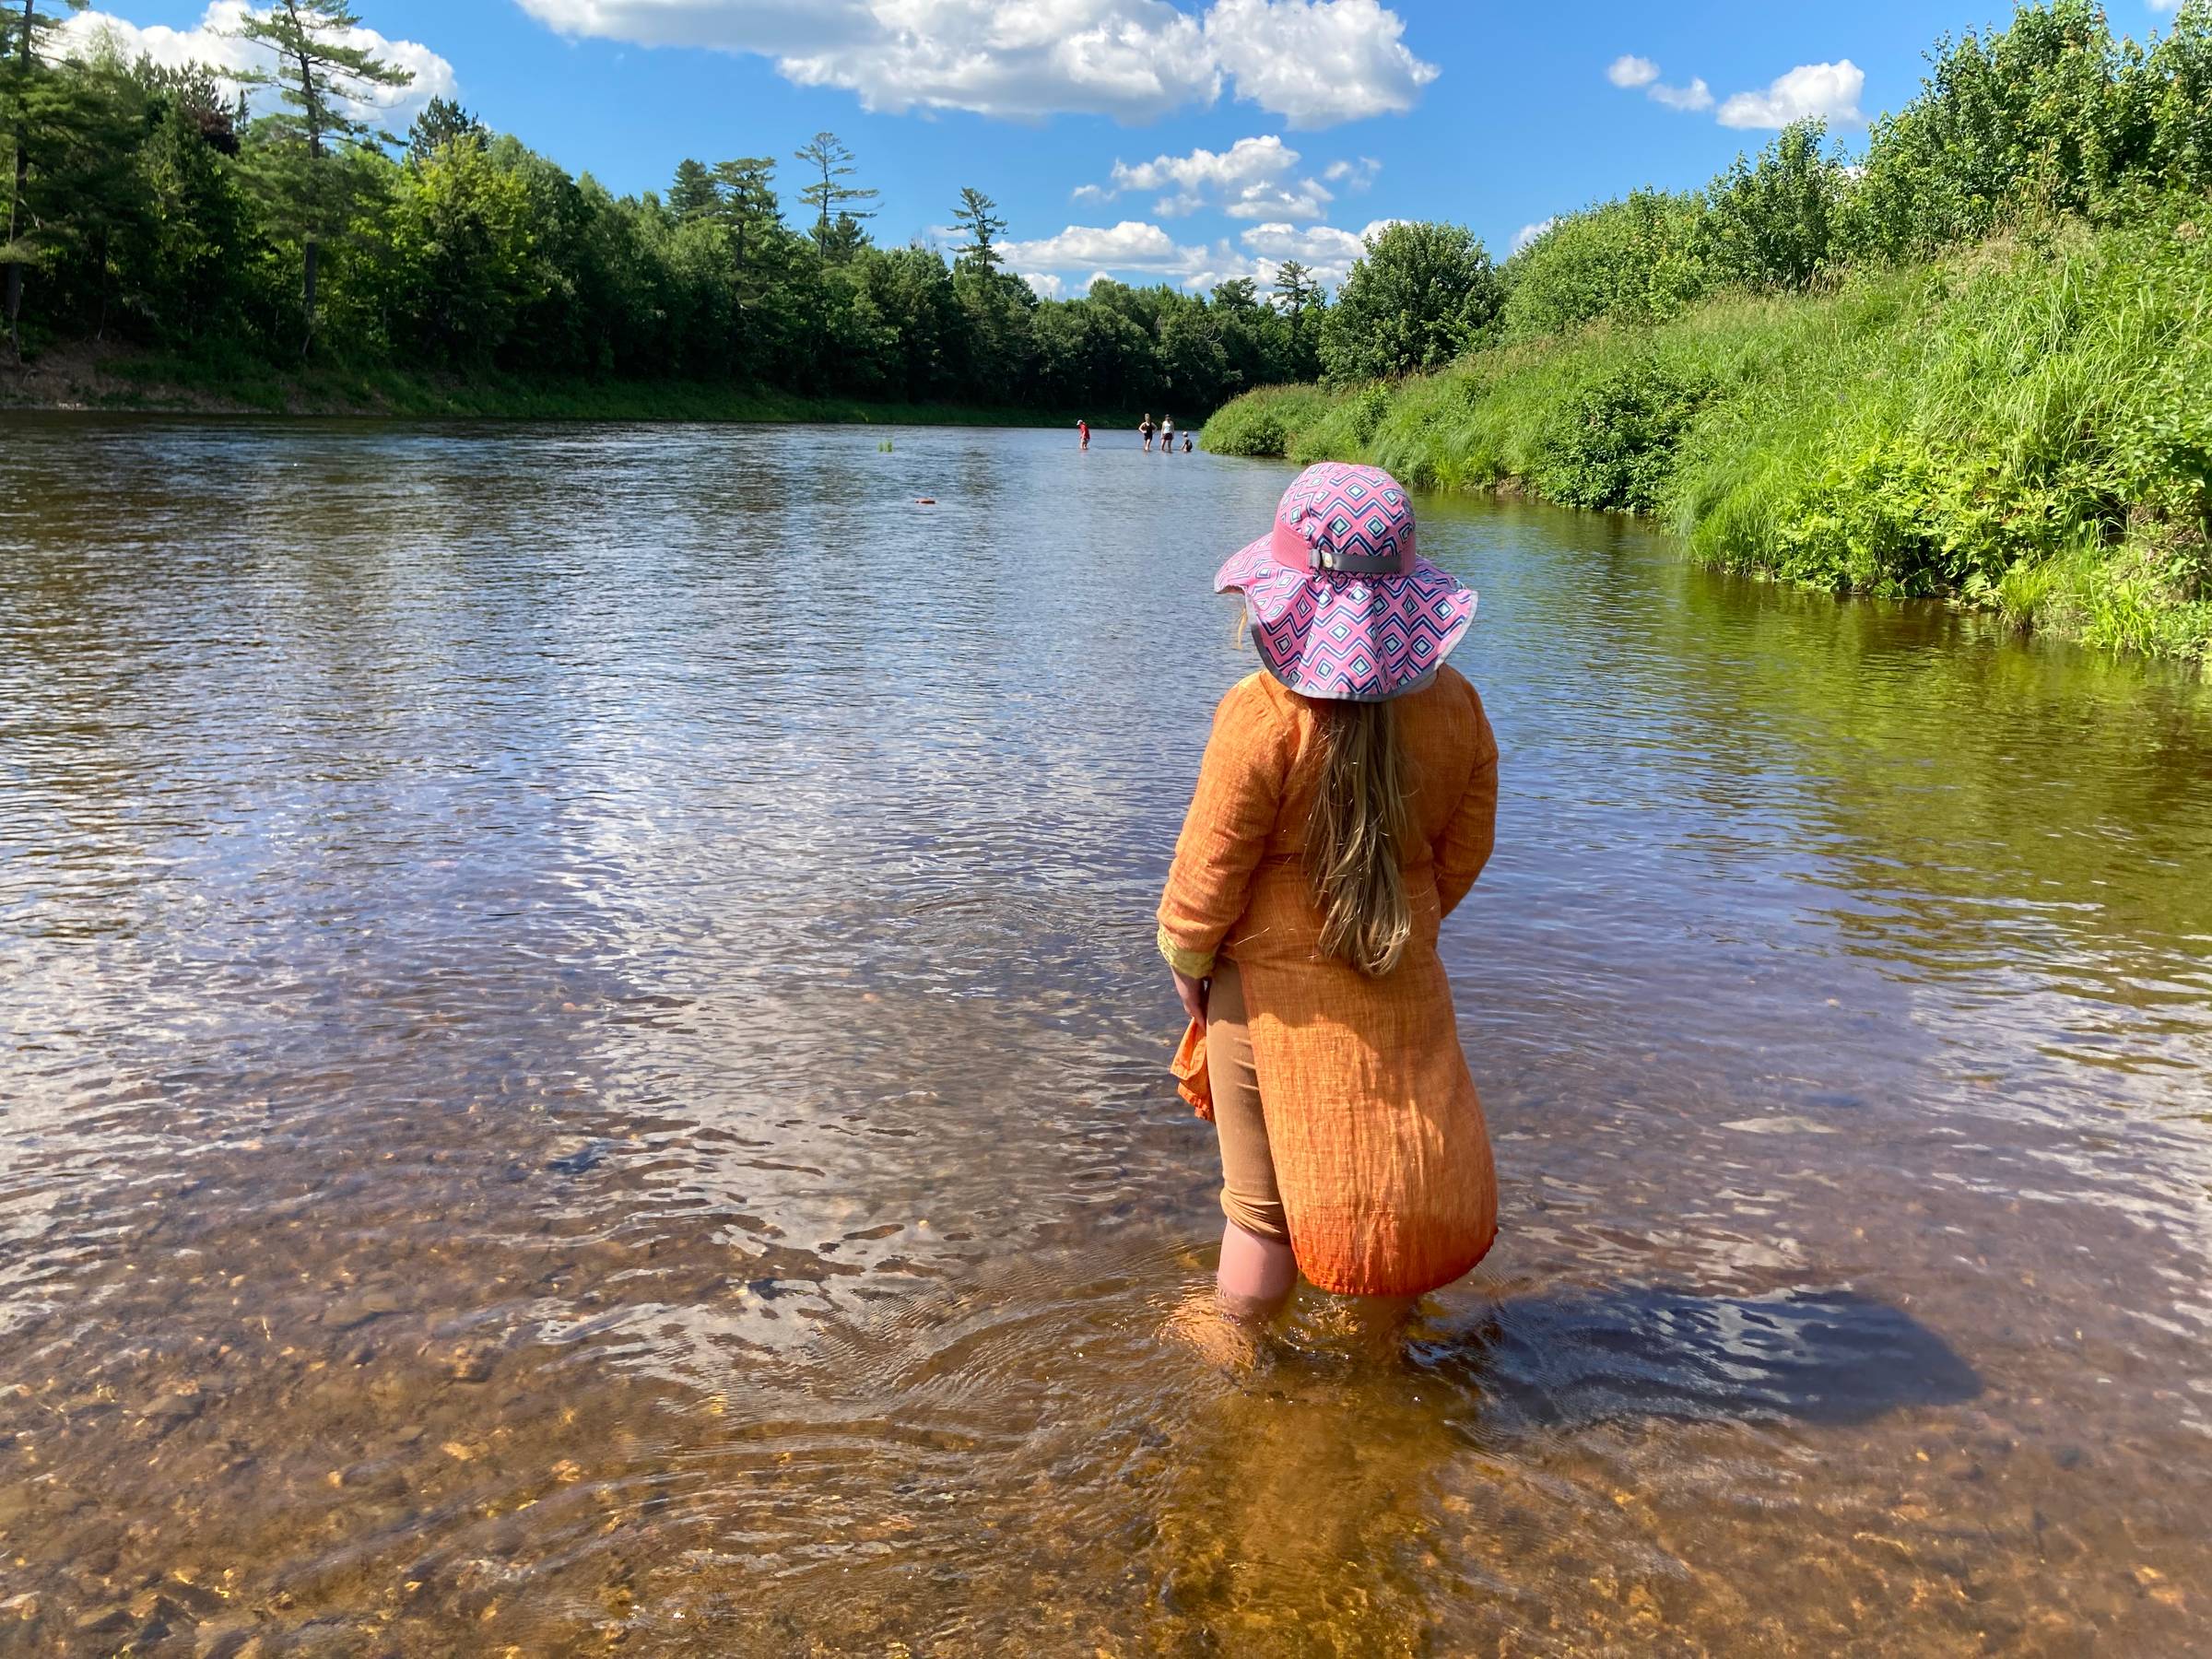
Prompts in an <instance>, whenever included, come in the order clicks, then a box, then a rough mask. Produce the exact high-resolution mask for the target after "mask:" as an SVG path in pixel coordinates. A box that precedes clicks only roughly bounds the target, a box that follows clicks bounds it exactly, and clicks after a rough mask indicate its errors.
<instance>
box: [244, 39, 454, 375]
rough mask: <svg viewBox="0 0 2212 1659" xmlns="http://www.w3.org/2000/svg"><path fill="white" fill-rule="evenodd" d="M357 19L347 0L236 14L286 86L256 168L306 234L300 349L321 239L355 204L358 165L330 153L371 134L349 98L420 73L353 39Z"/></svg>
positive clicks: (310, 331) (274, 208)
mask: <svg viewBox="0 0 2212 1659" xmlns="http://www.w3.org/2000/svg"><path fill="white" fill-rule="evenodd" d="M360 21H361V20H360V18H359V16H358V15H357V14H356V13H355V11H354V9H353V7H352V6H350V5H349V4H347V0H276V4H275V5H274V6H271V7H270V8H269V10H268V11H266V12H254V11H252V10H248V11H246V12H244V13H243V14H242V15H241V18H240V21H239V28H238V35H239V38H241V40H244V41H250V42H251V43H253V44H254V45H256V46H259V47H261V48H263V49H264V50H265V51H266V52H267V53H269V54H270V56H271V59H272V60H273V64H274V67H273V68H272V69H271V70H269V71H268V72H266V73H265V75H263V76H261V78H262V79H263V80H264V81H265V82H266V83H271V84H274V85H276V86H277V87H279V88H281V89H282V94H283V100H284V107H283V109H282V110H281V111H280V112H277V114H274V115H269V116H265V117H264V118H263V119H262V120H261V121H260V122H258V123H256V128H257V134H256V135H257V137H258V139H259V141H260V142H259V145H258V147H257V156H256V159H257V161H258V167H257V169H256V177H257V180H258V182H259V184H260V187H261V190H262V193H263V195H264V197H265V201H266V203H267V205H268V206H269V208H270V210H271V213H272V217H273V218H276V219H277V221H278V222H279V223H280V224H282V226H283V227H284V229H286V230H287V231H288V233H289V234H291V235H294V236H296V237H297V238H298V239H299V241H300V316H301V320H302V324H303V328H304V333H303V337H302V339H301V342H300V355H301V356H302V357H304V356H306V355H308V354H309V353H310V352H312V350H313V348H314V341H315V317H316V312H315V295H316V283H317V278H318V276H319V273H320V265H321V261H322V251H323V243H324V239H325V238H327V237H329V236H331V235H333V234H334V233H335V232H337V231H338V230H339V229H342V228H343V226H344V225H345V223H346V221H347V216H348V213H349V210H350V208H351V206H352V204H351V201H350V199H349V198H350V195H351V192H350V191H348V190H347V188H346V186H347V184H348V183H349V182H352V181H353V178H354V176H355V175H354V174H353V172H352V170H348V169H346V168H342V167H333V166H331V165H330V162H331V159H332V158H333V156H334V153H335V152H336V151H339V150H343V149H345V148H347V147H358V146H360V145H361V144H363V143H365V142H367V141H368V139H369V135H370V127H369V124H367V123H366V122H363V121H360V120H358V119H356V118H355V117H353V116H352V115H350V114H348V113H347V109H346V106H347V104H348V103H354V104H359V103H363V102H367V101H368V100H371V98H373V96H374V95H375V93H376V91H377V89H378V88H383V87H405V86H409V85H411V84H412V83H413V81H414V79H415V76H414V73H413V71H411V70H407V69H402V68H399V67H398V66H396V65H392V64H387V63H386V62H384V60H383V59H382V58H380V57H378V56H376V55H375V54H374V53H371V51H370V50H369V49H368V48H367V47H365V46H355V45H352V44H350V43H349V37H350V36H351V34H352V32H353V31H354V30H355V29H359V27H360Z"/></svg>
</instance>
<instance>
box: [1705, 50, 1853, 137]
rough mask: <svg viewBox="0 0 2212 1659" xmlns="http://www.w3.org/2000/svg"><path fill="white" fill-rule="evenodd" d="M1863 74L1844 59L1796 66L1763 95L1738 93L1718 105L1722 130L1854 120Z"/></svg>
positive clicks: (1759, 93) (1758, 93)
mask: <svg viewBox="0 0 2212 1659" xmlns="http://www.w3.org/2000/svg"><path fill="white" fill-rule="evenodd" d="M1865 89H1866V72H1865V70H1864V69H1862V68H1860V67H1859V66H1858V65H1856V64H1854V63H1853V62H1852V61H1851V60H1850V59H1849V58H1845V59H1843V60H1842V62H1841V63H1836V64H1800V65H1797V67H1796V68H1794V69H1793V70H1791V71H1790V72H1789V73H1788V74H1787V75H1783V76H1776V77H1775V79H1774V80H1773V82H1772V83H1771V85H1770V86H1769V87H1768V88H1767V89H1766V90H1765V91H1764V92H1738V93H1736V94H1735V96H1734V97H1733V98H1731V99H1729V100H1727V101H1726V102H1725V103H1724V104H1722V105H1721V112H1720V116H1719V120H1720V124H1722V125H1723V126H1724V127H1785V126H1788V125H1789V124H1791V123H1792V122H1794V121H1806V120H1820V121H1857V120H1859V119H1860V116H1859V95H1860V94H1861V93H1862V92H1864V91H1865Z"/></svg>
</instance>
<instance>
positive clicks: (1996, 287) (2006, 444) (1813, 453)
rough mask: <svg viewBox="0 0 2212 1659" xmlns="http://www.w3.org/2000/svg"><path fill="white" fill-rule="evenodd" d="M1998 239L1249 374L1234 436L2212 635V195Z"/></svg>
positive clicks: (1862, 570) (2192, 643)
mask: <svg viewBox="0 0 2212 1659" xmlns="http://www.w3.org/2000/svg"><path fill="white" fill-rule="evenodd" d="M2196 206H2197V207H2198V209H2199V213H2200V214H2201V216H2202V223H2201V224H2200V218H2199V216H2198V215H2197V214H2192V213H2191V212H2190V211H2188V209H2187V208H2185V207H2183V208H2175V209H2172V210H2170V211H2168V212H2166V213H2165V214H2164V215H2163V216H2162V217H2161V218H2159V220H2158V221H2157V222H2155V223H2147V224H2137V225H2134V226H2130V227H2126V228H2123V229H2102V230H2095V231H2091V230H2089V229H2080V228H2072V229H2059V230H2055V231H2051V232H2047V233H2045V234H2042V235H2039V236H2035V237H2032V238H2021V237H2007V238H2004V239H2001V240H1998V241H1990V242H1986V243H1983V244H1982V245H1980V246H1976V247H1972V248H1969V249H1964V250H1959V251H1955V252H1953V253H1948V254H1947V255H1946V256H1944V257H1941V258H1939V259H1935V260H1933V261H1930V262H1926V263H1922V264H1916V265H1896V266H1889V267H1887V268H1877V269H1873V270H1869V271H1867V272H1865V273H1864V274H1861V275H1855V276H1849V277H1842V278H1841V279H1839V280H1834V281H1832V282H1830V283H1829V284H1827V285H1824V286H1820V287H1816V288H1810V289H1808V290H1806V291H1799V292H1794V293H1771V294H1764V295H1760V294H1753V293H1747V292H1742V291H1736V292H1724V293H1720V294H1718V295H1715V296H1712V297H1710V298H1707V299H1705V300H1702V301H1700V302H1699V303H1696V304H1694V305H1692V306H1690V307H1688V309H1686V310H1683V311H1681V312H1679V313H1678V314H1677V315H1675V316H1673V317H1672V318H1670V319H1667V320H1665V321H1661V322H1657V323H1651V324H1642V323H1623V322H1620V321H1618V320H1613V321H1607V322H1602V323H1599V324H1594V325H1592V326H1589V327H1586V328H1583V329H1581V330H1579V331H1575V332H1570V333H1565V334H1560V335H1550V336H1548V337H1538V338H1535V339H1528V340H1524V341H1521V342H1519V343H1512V344H1503V345H1492V346H1488V347H1484V348H1482V349H1478V350H1477V351H1475V352H1473V353H1471V354H1470V355H1468V356H1466V357H1465V358H1463V359H1461V360H1459V361H1458V362H1456V363H1455V364H1453V366H1452V367H1450V368H1449V369H1446V370H1443V371H1439V372H1436V373H1431V374H1426V375H1418V376H1414V377H1411V378H1408V379H1405V380H1401V381H1397V382H1375V383H1370V384H1366V385H1359V386H1347V387H1338V388H1324V387H1320V386H1313V385H1294V386H1277V387H1267V388H1263V389H1261V390H1258V391H1254V392H1252V393H1250V394H1246V395H1245V396H1243V397H1241V398H1239V399H1237V400H1235V401H1234V402H1232V403H1230V404H1229V405H1227V406H1224V407H1223V408H1221V409H1220V410H1219V411H1218V412H1217V413H1216V414H1215V416H1214V417H1213V418H1212V419H1210V420H1209V421H1208V422H1207V423H1206V427H1205V429H1204V430H1203V432H1202V433H1201V436H1200V440H1199V441H1200V442H1201V444H1202V445H1203V446H1204V447H1205V448H1206V449H1207V450H1209V451H1212V452H1213V453H1217V454H1229V455H1265V456H1283V457H1287V458H1288V459H1290V460H1294V461H1298V462H1301V463H1302V462H1309V461H1314V460H1322V459H1347V460H1360V461H1367V462H1372V463H1374V464H1375V465H1381V466H1384V467H1387V468H1388V469H1390V470H1391V471H1392V472H1394V473H1395V474H1396V475H1397V476H1398V477H1400V478H1402V479H1404V480H1405V481H1406V483H1408V484H1412V485H1414V486H1416V487H1418V488H1442V489H1510V490H1518V491H1524V492H1526V493H1528V494H1530V495H1533V496H1536V497H1540V498H1542V499H1543V500H1549V501H1554V502H1558V503H1559V504H1561V505H1563V506H1569V507H1581V508H1590V509H1601V510H1610V511H1622V512H1639V513H1645V514H1649V515H1652V516H1653V517H1654V518H1656V519H1658V520H1659V521H1661V522H1662V523H1664V524H1666V525H1667V526H1669V527H1670V528H1671V529H1672V530H1673V531H1674V532H1675V533H1676V534H1677V535H1679V536H1680V537H1681V538H1682V540H1683V541H1684V543H1685V544H1686V545H1687V547H1688V549H1689V550H1690V552H1691V553H1692V554H1693V555H1694V556H1696V557H1697V558H1699V559H1704V560H1707V561H1710V562H1712V563H1715V564H1721V565H1725V566H1728V567H1731V568H1734V569H1738V570H1745V571H1763V572H1768V573H1771V574H1772V575H1774V576H1777V577H1781V578H1784V579H1787V580H1790V581H1793V582H1806V583H1810V584H1814V585H1818V586H1820V587H1825V588H1829V589H1832V590H1834V591H1837V592H1854V593H1868V594H1886V595H1895V596H1906V595H1930V594H1934V595H1943V596H1947V597H1949V598H1952V599H1954V600H1956V601H1958V602H1959V603H1962V604H1967V605H1971V606H1983V607H1987V608H1991V609H1994V610H1995V611H1997V612H1999V613H2001V614H2002V615H2003V616H2005V617H2006V618H2008V619H2010V620H2011V621H2013V622H2015V623H2017V624H2018V625H2019V626H2021V627H2023V628H2032V629H2040V630H2043V631H2046V632H2049V633H2052V634H2055V635H2060V636H2064V637H2066V638H2071V639H2077V640H2080V641H2084V642H2086V643H2088V644H2089V645H2092V646H2096V647H2099V648H2102V649H2107V650H2125V651H2138V652H2144V653H2151V654H2155V655H2159V656H2166V657H2173V658H2180V659H2184V660H2188V661H2192V662H2195V663H2198V664H2200V665H2203V664H2206V663H2207V662H2212V557H2208V547H2212V537H2208V536H2207V529H2208V527H2212V526H2208V522H2207V513H2208V511H2212V236H2207V235H2206V231H2205V229H2204V226H2205V225H2212V211H2205V208H2206V205H2205V204H2202V203H2199V204H2197V205H2196Z"/></svg>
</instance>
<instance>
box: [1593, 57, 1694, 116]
mask: <svg viewBox="0 0 2212 1659" xmlns="http://www.w3.org/2000/svg"><path fill="white" fill-rule="evenodd" d="M1606 79H1607V80H1609V81H1611V82H1612V83H1613V84H1614V85H1615V86H1617V87H1620V88H1625V89H1626V90H1628V91H1630V92H1634V91H1638V90H1641V92H1642V93H1643V95H1644V96H1645V97H1646V98H1648V99H1650V100H1652V101H1653V103H1656V104H1665V106H1666V107H1667V108H1668V109H1670V110H1710V109H1712V88H1711V87H1708V86H1707V85H1706V84H1705V83H1704V82H1703V81H1701V80H1699V79H1697V78H1695V77H1694V76H1693V77H1692V78H1691V80H1690V83H1689V85H1688V86H1687V87H1670V86H1668V85H1667V84H1666V83H1665V81H1663V80H1661V79H1660V78H1659V65H1656V64H1654V63H1653V62H1652V60H1651V59H1650V58H1647V57H1637V56H1635V55H1634V54H1633V53H1629V54H1624V55H1623V56H1620V57H1617V58H1615V59H1614V60H1613V61H1612V62H1611V63H1610V64H1607V65H1606Z"/></svg>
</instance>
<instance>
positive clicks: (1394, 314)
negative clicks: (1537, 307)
mask: <svg viewBox="0 0 2212 1659" xmlns="http://www.w3.org/2000/svg"><path fill="white" fill-rule="evenodd" d="M1499 300H1500V283H1499V280H1498V273H1497V271H1496V270H1495V269H1494V268H1493V267H1492V266H1491V265H1490V256H1489V253H1488V252H1487V251H1486V250H1485V249H1484V247H1483V245H1482V243H1481V241H1479V240H1477V237H1476V236H1475V234H1474V233H1473V232H1472V231H1470V230H1468V229H1466V228H1465V226H1464V225H1444V224H1432V223H1411V224H1406V223H1401V224H1395V225H1392V226H1389V227H1388V228H1387V229H1383V230H1382V231H1381V232H1379V233H1378V234H1377V235H1375V236H1374V237H1372V238H1371V239H1370V241H1368V244H1367V252H1366V253H1365V254H1364V255H1363V256H1361V257H1360V258H1359V260H1358V261H1357V262H1355V263H1354V265H1353V266H1352V270H1351V274H1350V275H1349V276H1348V277H1346V278H1345V280H1344V287H1343V288H1342V289H1340V290H1339V291H1338V293H1337V296H1336V303H1335V305H1334V306H1332V307H1331V308H1330V309H1329V312H1328V315H1327V319H1326V321H1325V322H1324V324H1322V330H1321V342H1320V344H1321V360H1322V367H1323V370H1324V371H1325V372H1326V374H1327V375H1328V377H1329V378H1330V379H1331V380H1335V381H1340V382H1341V381H1356V380H1374V379H1380V378H1382V377H1384V376H1388V375H1396V374H1405V373H1407V372H1409V371H1414V370H1418V369H1436V368H1441V366H1443V365H1444V364H1446V363H1448V362H1450V361H1451V360H1452V359H1453V358H1455V357H1457V356H1458V355H1459V354H1460V353H1461V352H1463V351H1465V350H1466V349H1467V347H1469V346H1470V345H1472V344H1473V343H1474V342H1475V341H1476V340H1477V337H1479V336H1480V335H1482V334H1483V332H1484V331H1485V330H1487V329H1488V327H1489V325H1490V323H1491V321H1492V320H1493V319H1494V318H1495V317H1496V316H1497V314H1498V306H1499Z"/></svg>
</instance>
